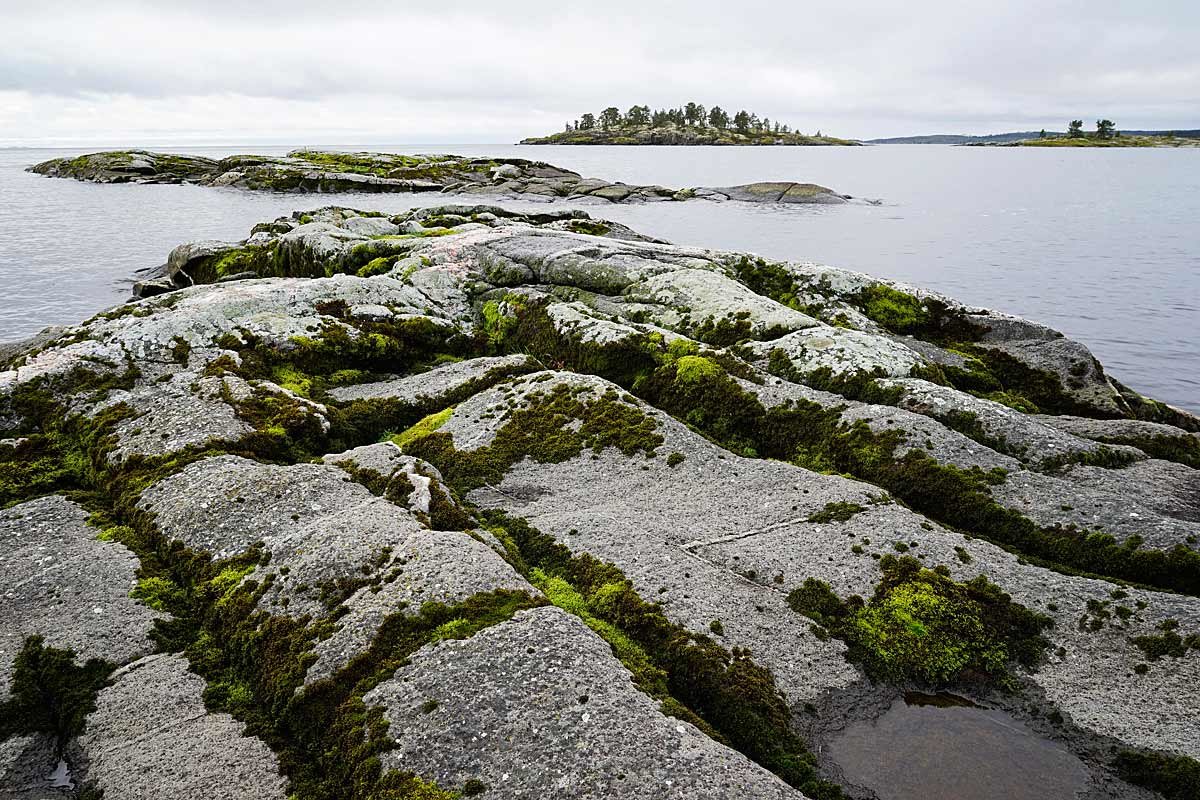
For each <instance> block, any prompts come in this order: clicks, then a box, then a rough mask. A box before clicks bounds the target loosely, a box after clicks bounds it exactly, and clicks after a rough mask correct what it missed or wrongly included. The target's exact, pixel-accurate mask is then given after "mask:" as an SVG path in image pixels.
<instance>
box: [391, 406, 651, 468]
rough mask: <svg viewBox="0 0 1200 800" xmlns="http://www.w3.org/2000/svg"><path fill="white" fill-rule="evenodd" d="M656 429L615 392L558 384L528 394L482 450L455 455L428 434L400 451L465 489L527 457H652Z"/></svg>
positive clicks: (447, 441)
mask: <svg viewBox="0 0 1200 800" xmlns="http://www.w3.org/2000/svg"><path fill="white" fill-rule="evenodd" d="M581 398H582V399H581ZM656 427H657V425H656V424H655V422H654V420H653V419H652V418H650V417H648V416H646V415H645V414H644V413H643V412H642V411H641V410H640V409H639V408H638V407H637V406H636V405H633V404H631V403H628V402H626V401H624V400H622V399H620V397H619V396H618V395H617V393H616V392H614V391H608V392H606V393H605V394H603V395H601V396H599V397H594V398H591V397H587V396H586V394H581V393H580V391H579V390H577V389H573V388H572V387H570V386H567V385H566V384H562V383H559V384H556V385H555V386H553V387H552V388H551V389H550V390H549V391H548V392H544V393H539V392H533V393H530V394H529V395H528V396H527V397H526V403H525V405H523V406H521V407H519V408H517V409H515V410H510V411H509V412H508V421H507V422H506V423H505V424H504V425H503V426H502V427H501V428H500V430H499V431H497V432H496V436H495V438H494V439H493V440H492V443H491V444H490V445H488V446H487V447H481V448H478V449H475V450H471V451H468V452H458V451H455V450H454V445H453V440H452V439H451V437H450V436H449V435H447V434H444V433H437V432H433V433H428V434H426V435H423V436H421V437H419V438H414V439H410V440H408V441H406V443H405V445H404V450H405V452H406V453H409V454H410V455H415V456H417V457H419V458H423V459H425V460H426V461H429V462H430V463H432V464H434V465H435V466H436V467H438V468H439V470H441V472H442V474H443V475H444V476H445V477H446V479H447V480H448V481H449V482H450V483H451V485H453V486H454V487H455V488H456V489H458V490H459V491H466V490H469V489H474V488H478V487H480V486H483V485H485V484H498V483H500V482H501V481H502V480H503V478H504V473H505V472H507V471H508V468H509V467H510V466H512V465H513V464H515V463H516V462H517V461H519V460H521V459H522V458H524V457H526V456H529V457H530V458H532V459H534V460H535V461H539V462H541V463H560V462H562V461H566V460H567V459H569V458H573V457H575V456H578V455H579V454H580V453H582V452H583V451H584V450H585V449H590V450H592V451H593V452H596V453H599V452H601V451H602V450H604V448H606V447H615V448H617V449H618V450H619V451H620V452H622V453H623V454H625V455H627V456H632V455H633V454H635V453H638V452H642V453H645V454H647V455H651V454H653V453H654V448H656V447H657V446H658V445H660V444H662V441H663V439H662V436H661V435H659V434H658V433H657V432H656V431H655V429H656Z"/></svg>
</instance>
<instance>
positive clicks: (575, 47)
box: [0, 0, 1200, 145]
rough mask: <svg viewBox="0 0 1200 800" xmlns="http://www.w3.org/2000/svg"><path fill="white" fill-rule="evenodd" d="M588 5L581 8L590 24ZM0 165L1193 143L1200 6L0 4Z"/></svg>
mask: <svg viewBox="0 0 1200 800" xmlns="http://www.w3.org/2000/svg"><path fill="white" fill-rule="evenodd" d="M585 5H586V6H587V7H584V6H585ZM0 12H2V13H0V145H6V144H7V145H12V144H92V143H95V144H119V143H129V144H138V143H171V142H179V143H199V142H212V143H238V142H278V143H285V144H320V143H343V142H344V143H360V142H361V143H370V142H381V143H382V142H394V143H401V142H413V143H434V142H447V143H452V142H482V143H496V142H509V141H515V140H516V139H518V138H520V137H522V136H527V135H534V134H541V133H548V132H551V131H554V130H559V129H560V128H561V127H562V124H563V122H564V121H566V120H567V119H571V118H574V117H577V116H578V115H579V114H581V113H582V112H584V111H589V110H591V111H598V110H599V109H601V108H603V107H604V106H607V105H616V106H619V107H621V108H622V109H626V108H628V107H629V106H630V105H632V104H635V103H645V104H648V105H650V106H654V107H658V106H667V105H679V104H681V103H684V102H686V101H688V100H694V101H696V102H699V103H703V104H704V105H708V106H711V105H713V104H716V105H721V106H723V107H725V108H726V109H729V110H736V109H738V108H746V109H748V110H751V111H756V112H758V113H759V114H760V115H764V116H767V117H769V118H771V119H772V120H778V121H781V122H787V123H789V124H791V125H793V126H794V127H796V128H798V129H799V130H802V131H805V132H813V131H815V130H817V129H820V130H822V131H823V132H825V133H829V134H835V135H842V136H850V137H857V138H870V137H879V136H893V135H907V134H918V133H989V132H998V131H1004V130H1027V129H1033V130H1037V129H1040V128H1043V127H1045V128H1050V129H1054V128H1064V127H1065V125H1066V121H1067V120H1069V119H1071V118H1073V117H1079V118H1082V119H1084V120H1087V121H1088V126H1089V127H1091V125H1092V124H1093V122H1094V120H1095V119H1096V118H1097V117H1099V116H1105V117H1110V118H1112V119H1113V120H1115V121H1116V122H1117V124H1118V126H1119V127H1122V128H1166V129H1170V128H1185V127H1186V128H1200V2H1198V0H1141V1H1140V2H1137V1H1135V0H1125V1H1124V2H1109V1H1108V0H1087V1H1086V2H1082V1H1081V2H1056V1H1055V0H1007V1H1006V2H991V1H989V2H986V3H985V2H976V3H972V2H964V0H949V1H946V2H943V1H942V0H937V2H919V0H912V1H911V2H904V3H901V2H895V1H894V0H893V1H891V2H878V1H877V0H855V2H840V3H819V2H818V3H802V2H780V1H779V0H775V1H774V2H757V0H722V1H721V2H708V0H690V1H689V2H654V0H639V1H638V2H625V1H624V0H605V1H604V2H601V3H587V4H584V3H573V2H571V0H565V1H564V0H554V2H535V0H488V2H465V1H463V2H453V0H451V1H450V2H445V1H439V0H423V1H422V2H420V3H407V2H402V1H400V0H395V1H393V2H363V1H362V0H336V2H334V1H332V0H326V2H322V3H320V4H308V3H306V2H304V1H303V0H286V2H276V0H266V1H265V2H264V1H261V0H237V1H236V2H231V1H230V0H203V1H202V2H190V1H189V0H157V2H134V1H133V0H88V1H87V2H61V1H59V0H34V1H32V2H31V1H30V0H20V2H18V1H17V0H0Z"/></svg>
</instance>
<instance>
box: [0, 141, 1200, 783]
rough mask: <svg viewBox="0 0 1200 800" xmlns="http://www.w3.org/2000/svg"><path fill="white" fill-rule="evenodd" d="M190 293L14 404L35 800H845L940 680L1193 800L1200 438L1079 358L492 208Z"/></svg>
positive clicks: (193, 251)
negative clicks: (897, 709)
mask: <svg viewBox="0 0 1200 800" xmlns="http://www.w3.org/2000/svg"><path fill="white" fill-rule="evenodd" d="M236 166H237V169H238V171H240V172H241V173H242V174H250V172H251V171H252V170H253V169H257V168H259V167H263V166H264V165H263V163H261V162H258V161H256V160H255V159H253V158H249V157H247V158H244V159H241V160H239V161H238V162H237V165H236ZM510 167H511V169H510ZM264 168H265V167H264ZM139 169H140V167H139ZM412 169H413V168H412V166H411V165H407V166H406V165H405V164H404V163H402V162H397V163H395V164H394V165H393V166H392V170H393V171H394V172H395V173H396V174H395V175H393V176H391V177H387V176H385V177H382V178H380V180H398V181H418V180H420V181H429V180H431V179H430V177H429V176H428V175H425V176H418V175H416V174H414V173H413V172H412ZM519 169H536V170H539V171H540V172H539V174H538V175H535V176H534V177H536V178H538V179H539V180H541V179H544V180H553V179H554V178H553V175H551V174H550V173H549V169H550V168H548V167H525V166H522V165H518V164H493V165H490V166H488V168H487V175H488V176H489V177H488V179H489V180H495V181H500V182H508V181H513V180H515V179H516V177H517V172H515V170H519ZM597 185H598V184H597ZM772 191H774V190H772ZM232 278H237V280H232ZM156 280H158V281H159V283H158V284H157V290H158V291H159V292H160V293H159V294H158V295H156V296H152V297H146V298H143V299H140V300H136V301H134V302H130V303H129V304H126V305H124V306H121V307H119V308H116V309H113V310H111V311H108V312H105V313H103V314H100V315H98V316H96V317H94V318H93V319H91V320H88V321H86V322H84V323H81V324H80V325H78V326H73V327H70V328H66V329H63V330H61V331H56V332H53V334H51V335H48V336H45V337H42V338H41V339H40V340H39V341H37V342H34V343H31V344H29V345H27V346H24V347H22V348H20V349H14V350H12V351H10V353H11V355H10V356H9V357H10V359H11V360H10V363H9V364H8V365H7V366H6V368H5V369H4V370H3V371H0V508H2V510H0V563H2V564H3V565H4V566H5V567H6V569H5V574H6V575H8V574H10V573H11V574H12V575H13V576H15V578H14V580H13V581H11V582H10V586H9V587H8V588H7V589H5V590H4V591H5V592H7V594H6V599H7V602H6V603H5V604H4V605H3V607H0V622H2V623H3V624H2V626H0V627H2V629H3V631H4V635H5V637H6V638H4V639H0V655H3V657H4V659H3V660H4V663H3V664H2V667H3V670H2V671H0V687H3V689H4V692H3V693H0V703H3V704H4V706H3V707H2V709H0V710H2V711H3V712H4V714H3V715H0V722H2V723H3V724H2V725H0V776H2V777H3V780H4V782H5V786H4V790H5V791H6V792H9V793H10V794H12V795H13V796H17V797H33V796H54V795H53V793H54V792H59V793H60V794H61V792H60V790H59V789H58V788H54V787H51V786H49V783H50V780H49V778H48V777H47V776H49V775H50V774H51V773H52V772H53V770H54V768H55V766H56V764H57V761H58V759H59V757H62V758H64V759H65V763H66V766H67V770H68V772H69V774H70V775H71V777H72V779H73V780H74V781H75V784H76V785H75V789H77V790H80V791H95V790H103V791H104V793H105V797H111V798H120V797H140V796H151V795H153V796H167V797H176V796H180V797H182V796H184V794H188V795H195V794H204V795H205V796H208V795H213V796H221V797H225V796H227V797H242V796H247V797H249V796H254V797H276V796H287V797H295V798H298V799H300V800H303V799H304V798H324V797H335V796H337V797H341V796H347V797H354V798H367V797H381V796H398V797H424V798H449V797H451V796H453V795H452V794H451V793H460V794H461V795H463V796H475V795H481V796H485V797H487V796H492V797H507V796H514V797H532V796H535V795H537V796H543V795H545V794H547V793H548V792H549V793H551V794H554V795H555V796H562V797H602V796H618V797H674V796H679V797H685V796H686V797H692V796H712V797H725V796H733V795H736V796H747V797H780V798H783V797H805V796H807V797H823V798H825V797H837V796H838V795H837V792H838V791H839V790H838V789H837V787H835V786H833V785H831V784H830V783H828V782H827V781H828V780H829V779H837V778H838V777H839V776H840V775H841V774H842V773H841V772H840V771H839V769H838V765H837V764H836V763H834V762H833V761H832V760H831V758H830V755H829V753H830V752H831V751H830V749H829V748H827V747H826V746H825V745H826V744H827V743H828V740H829V739H830V737H831V736H833V735H835V734H836V733H837V732H838V731H840V730H842V729H843V728H844V727H845V726H846V725H847V724H848V723H849V722H852V721H854V720H856V719H861V718H865V719H872V718H874V716H875V715H877V714H878V713H881V712H882V710H883V709H884V708H886V707H887V706H888V705H889V703H890V702H891V701H892V700H893V699H894V698H895V697H897V696H898V695H899V693H900V691H901V690H902V689H903V688H904V687H908V686H911V685H914V684H921V685H925V684H927V683H931V684H933V685H931V686H929V687H928V688H930V689H955V690H956V691H959V692H962V693H965V694H967V695H970V696H971V697H973V698H974V699H975V700H976V701H978V702H980V703H984V704H991V705H993V706H996V707H1000V708H1004V709H1007V710H1008V711H1010V712H1012V713H1014V714H1017V713H1019V714H1021V715H1024V716H1023V719H1025V720H1026V721H1030V720H1036V725H1035V726H1034V728H1033V729H1036V730H1037V732H1038V733H1039V734H1040V735H1045V736H1048V737H1051V738H1054V739H1056V740H1058V741H1060V742H1062V743H1063V746H1064V747H1067V748H1069V749H1071V751H1072V752H1073V753H1075V755H1076V756H1077V757H1078V758H1079V759H1080V760H1081V762H1082V763H1084V764H1085V765H1086V766H1087V768H1088V770H1089V772H1090V775H1089V779H1088V784H1087V785H1088V787H1089V788H1088V790H1087V791H1088V792H1089V793H1090V794H1089V795H1088V796H1089V797H1092V798H1100V797H1112V798H1117V797H1139V796H1143V795H1142V794H1141V793H1142V792H1148V791H1149V789H1148V788H1145V787H1150V788H1158V789H1162V787H1163V784H1161V780H1163V778H1162V777H1161V776H1164V775H1165V776H1170V775H1182V776H1183V777H1182V778H1180V780H1187V779H1188V778H1187V777H1186V776H1187V775H1189V774H1191V773H1190V772H1189V770H1194V769H1196V768H1197V767H1196V765H1195V761H1194V760H1195V759H1196V758H1197V757H1200V729H1198V728H1197V726H1196V725H1195V720H1194V709H1195V708H1196V707H1197V706H1198V705H1200V547H1198V546H1197V532H1198V527H1197V526H1200V497H1198V495H1197V487H1198V486H1200V473H1198V472H1197V460H1196V446H1195V442H1196V441H1197V439H1196V435H1197V432H1198V431H1200V419H1197V418H1196V417H1195V416H1194V415H1192V414H1189V413H1188V412H1186V411H1183V410H1181V409H1175V408H1171V407H1169V406H1166V405H1165V404H1161V403H1158V402H1156V401H1153V400H1150V399H1148V398H1144V397H1141V396H1140V395H1138V394H1137V393H1136V392H1133V391H1132V390H1130V389H1128V388H1127V387H1125V386H1122V385H1121V384H1119V383H1118V382H1117V381H1115V380H1114V379H1112V378H1111V377H1110V376H1109V375H1107V373H1106V372H1105V371H1104V370H1103V367H1101V366H1100V365H1099V364H1098V363H1097V362H1096V361H1095V360H1094V359H1093V358H1092V357H1091V355H1090V354H1089V353H1088V352H1087V350H1086V348H1085V346H1084V345H1082V344H1080V343H1077V342H1072V341H1070V340H1067V339H1066V338H1065V337H1063V336H1062V335H1061V334H1059V333H1058V332H1056V331H1053V330H1051V329H1049V328H1045V327H1044V326H1040V325H1037V324H1035V323H1030V322H1027V321H1024V320H1019V319H1016V318H1013V317H1009V316H1006V315H1002V314H997V313H994V312H990V311H987V310H984V309H979V308H973V307H968V306H964V305H962V304H960V303H957V302H956V301H954V300H953V299H951V298H948V297H944V296H941V295H937V294H934V293H931V292H926V291H922V290H919V289H915V288H913V287H908V286H904V285H902V284H896V283H890V282H884V281H879V280H876V279H873V278H871V277H869V276H866V275H862V274H859V273H853V272H849V271H845V270H838V269H834V268H831V267H825V266H821V265H816V264H809V263H804V262H774V261H768V260H766V259H762V258H758V257H755V256H752V255H748V254H742V253H730V252H723V251H716V250H707V249H701V248H693V247H687V246H681V245H672V244H667V243H664V242H661V241H658V240H655V239H652V238H651V237H648V236H644V235H641V234H637V233H635V232H633V231H629V230H628V229H624V228H622V227H620V226H617V225H614V224H612V223H608V222H605V221H603V220H597V219H593V218H592V217H589V216H588V215H586V214H583V213H582V212H577V211H548V212H545V213H538V214H527V213H516V212H511V211H506V210H504V209H501V208H498V207H494V206H480V205H455V206H444V207H438V208H427V209H420V210H417V211H410V212H406V213H403V214H397V215H393V216H384V215H380V214H374V213H364V212H360V211H355V210H353V209H347V208H322V209H316V210H313V211H310V212H307V213H299V212H298V213H296V214H293V215H291V216H289V217H283V218H280V219H277V220H273V221H269V222H264V223H262V224H260V225H257V226H255V228H254V230H253V231H251V233H250V235H249V236H248V237H247V238H246V239H245V240H243V241H241V242H236V243H211V242H208V243H200V244H197V245H191V246H182V247H180V248H177V249H176V250H175V251H174V252H173V254H172V256H171V258H170V259H169V261H168V265H167V267H166V268H164V270H163V271H162V274H161V276H160V277H159V278H157V279H156ZM1001 346H1003V348H1002V347H1001ZM1079 363H1082V364H1084V367H1086V369H1083V368H1080V367H1078V366H1075V365H1076V364H1079ZM1073 379H1076V382H1072V381H1073ZM85 520H90V521H91V523H92V524H91V526H89V525H87V524H85ZM98 609H99V610H98ZM39 637H40V638H39ZM155 649H159V650H161V651H162V652H160V653H158V654H156V655H150V653H151V652H152V651H153V650H155ZM60 711H61V712H62V713H59V712H60ZM1031 724H1032V723H1031ZM1126 781H1133V782H1135V783H1139V784H1141V785H1142V788H1137V789H1134V788H1132V787H1131V786H1130V785H1129V784H1128V783H1126ZM1156 781H1158V782H1156ZM213 786H216V787H217V788H212V787H213ZM10 787H11V788H10ZM1167 788H1168V789H1170V790H1171V791H1174V790H1175V789H1174V787H1173V786H1170V787H1167ZM72 791H74V790H72Z"/></svg>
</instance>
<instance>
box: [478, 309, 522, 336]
mask: <svg viewBox="0 0 1200 800" xmlns="http://www.w3.org/2000/svg"><path fill="white" fill-rule="evenodd" d="M480 313H481V315H482V317H483V323H482V331H483V335H484V336H485V337H486V338H487V341H488V343H489V344H490V345H492V346H496V345H499V344H500V343H501V342H503V341H504V340H505V339H506V338H507V337H508V336H509V334H510V333H511V332H512V331H513V329H514V328H515V327H516V325H517V319H516V318H515V317H513V316H511V315H509V314H505V313H502V312H501V310H500V304H499V303H498V302H496V301H495V300H489V301H488V302H486V303H484V304H483V309H482V311H481V312H480Z"/></svg>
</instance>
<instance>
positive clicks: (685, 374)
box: [675, 356, 722, 383]
mask: <svg viewBox="0 0 1200 800" xmlns="http://www.w3.org/2000/svg"><path fill="white" fill-rule="evenodd" d="M720 374H722V370H721V367H720V366H718V365H717V363H716V362H714V361H713V360H712V359H708V358H705V357H704V356H683V357H681V358H680V359H679V360H678V361H676V362H675V378H676V379H677V380H679V381H681V382H683V383H696V382H698V381H701V380H703V379H704V378H709V377H712V376H715V375H720Z"/></svg>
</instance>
